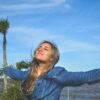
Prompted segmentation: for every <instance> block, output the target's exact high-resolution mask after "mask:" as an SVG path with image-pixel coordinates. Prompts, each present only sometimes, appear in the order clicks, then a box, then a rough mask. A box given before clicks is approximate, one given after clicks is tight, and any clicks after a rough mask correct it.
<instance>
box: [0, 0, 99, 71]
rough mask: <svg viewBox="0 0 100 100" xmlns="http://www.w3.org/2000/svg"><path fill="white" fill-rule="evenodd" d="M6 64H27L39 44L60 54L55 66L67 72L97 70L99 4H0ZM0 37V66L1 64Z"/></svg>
mask: <svg viewBox="0 0 100 100" xmlns="http://www.w3.org/2000/svg"><path fill="white" fill-rule="evenodd" d="M7 17H8V20H9V22H10V28H9V29H8V32H7V62H8V64H13V65H15V64H16V62H18V61H21V60H26V61H27V60H30V58H31V56H30V55H31V52H32V51H34V49H35V48H36V47H37V46H38V44H39V43H40V42H41V41H42V40H51V41H53V42H55V43H56V44H57V46H58V48H59V50H60V55H61V57H60V61H59V63H58V64H57V65H59V66H62V67H65V68H66V69H67V70H69V71H87V70H91V69H95V68H99V67H100V0H9V2H7V1H6V0H0V18H7ZM2 41H3V36H2V34H0V66H2V64H3V55H2V53H3V51H2Z"/></svg>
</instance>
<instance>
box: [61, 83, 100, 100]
mask: <svg viewBox="0 0 100 100" xmlns="http://www.w3.org/2000/svg"><path fill="white" fill-rule="evenodd" d="M60 100H100V83H96V84H92V85H87V84H85V85H82V86H79V87H66V88H64V89H63V91H62V93H61V97H60Z"/></svg>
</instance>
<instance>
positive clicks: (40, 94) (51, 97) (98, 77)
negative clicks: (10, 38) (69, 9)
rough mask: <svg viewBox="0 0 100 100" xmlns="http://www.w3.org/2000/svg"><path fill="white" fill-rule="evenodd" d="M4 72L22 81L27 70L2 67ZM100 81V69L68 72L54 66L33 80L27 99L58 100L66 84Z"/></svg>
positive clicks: (26, 74)
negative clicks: (33, 83)
mask: <svg viewBox="0 0 100 100" xmlns="http://www.w3.org/2000/svg"><path fill="white" fill-rule="evenodd" d="M4 71H5V73H6V74H7V75H8V76H10V77H11V78H12V79H16V80H20V81H24V80H25V79H26V78H27V76H28V74H29V70H28V71H20V70H16V69H14V68H12V67H7V68H5V69H4ZM98 81H100V69H94V70H91V71H87V72H69V71H67V70H66V69H64V68H62V67H54V68H53V69H52V70H51V71H49V72H48V73H47V74H46V75H44V76H43V77H42V78H41V79H39V80H36V81H35V88H34V90H33V93H32V96H31V99H30V98H28V97H26V98H27V100H59V98H60V94H61V90H62V89H63V88H64V87H66V86H79V85H82V84H84V83H95V82H98Z"/></svg>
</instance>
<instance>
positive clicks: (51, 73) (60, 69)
mask: <svg viewBox="0 0 100 100" xmlns="http://www.w3.org/2000/svg"><path fill="white" fill-rule="evenodd" d="M63 71H65V68H64V67H60V66H55V67H54V68H53V69H52V70H50V71H49V72H48V76H52V77H54V76H59V75H60V74H61V73H62V72H63Z"/></svg>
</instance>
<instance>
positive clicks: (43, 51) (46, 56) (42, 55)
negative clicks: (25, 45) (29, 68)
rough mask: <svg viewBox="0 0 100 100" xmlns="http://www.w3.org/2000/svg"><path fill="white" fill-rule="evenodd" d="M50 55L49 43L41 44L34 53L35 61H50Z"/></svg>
mask: <svg viewBox="0 0 100 100" xmlns="http://www.w3.org/2000/svg"><path fill="white" fill-rule="evenodd" d="M51 55H52V48H51V45H50V44H49V43H43V44H41V45H40V46H39V47H38V48H37V50H36V53H35V57H36V59H38V60H40V61H44V62H47V61H50V59H51Z"/></svg>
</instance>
